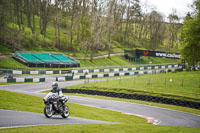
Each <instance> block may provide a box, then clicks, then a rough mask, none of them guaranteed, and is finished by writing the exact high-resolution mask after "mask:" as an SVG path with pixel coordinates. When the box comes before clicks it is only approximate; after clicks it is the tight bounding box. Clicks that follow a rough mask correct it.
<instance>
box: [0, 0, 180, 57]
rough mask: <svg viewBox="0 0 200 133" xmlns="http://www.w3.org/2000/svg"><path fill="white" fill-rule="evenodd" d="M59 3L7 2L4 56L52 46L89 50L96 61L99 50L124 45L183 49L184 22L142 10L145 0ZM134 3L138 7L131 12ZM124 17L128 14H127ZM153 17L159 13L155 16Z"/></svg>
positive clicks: (71, 51) (1, 7)
mask: <svg viewBox="0 0 200 133" xmlns="http://www.w3.org/2000/svg"><path fill="white" fill-rule="evenodd" d="M55 2H56V3H51V2H50V1H41V0H35V1H24V0H20V1H18V2H15V1H12V0H4V1H2V2H1V4H0V12H2V14H3V15H2V17H1V22H0V29H2V30H0V55H3V54H10V53H13V52H14V51H37V52H38V51H40V52H44V51H47V52H61V53H64V54H67V55H71V56H74V57H84V56H85V55H88V56H89V57H91V60H92V57H95V56H97V55H103V54H108V53H119V52H123V51H124V49H135V48H141V49H150V50H162V51H168V52H169V51H170V52H175V51H176V52H178V51H179V49H178V48H179V41H178V31H179V28H180V27H181V24H179V22H178V21H177V20H174V21H171V23H165V22H164V21H163V18H164V16H162V14H159V12H156V11H152V12H151V13H144V12H142V10H141V8H142V7H141V6H137V5H140V4H141V3H140V2H139V1H138V2H136V3H135V5H131V4H127V5H129V6H130V7H128V6H127V7H123V3H120V2H119V1H113V2H110V1H105V3H107V4H103V5H101V3H98V2H97V3H96V5H92V3H90V2H88V1H80V3H79V4H78V3H74V1H70V2H71V3H67V1H62V2H61V1H57V0H56V1H55ZM93 4H94V3H93ZM72 5H74V6H72ZM114 6H115V7H116V8H113V7H114ZM132 6H133V7H132ZM134 6H136V7H137V8H135V11H134V12H131V11H129V8H134ZM91 7H94V8H91ZM99 7H101V8H104V9H105V12H102V10H100V8H99ZM122 9H123V10H122ZM90 11H93V12H92V13H91V12H90ZM109 11H112V12H109ZM122 11H123V12H122ZM103 13H105V14H103ZM174 15H176V14H174ZM114 16H115V17H114ZM124 16H129V18H126V19H124ZM150 18H154V19H152V20H153V21H150ZM158 18H159V19H158ZM171 19H173V18H171ZM155 22H156V23H155ZM154 29H156V30H154ZM172 35H173V36H172Z"/></svg>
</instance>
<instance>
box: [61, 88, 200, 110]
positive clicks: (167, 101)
mask: <svg viewBox="0 0 200 133" xmlns="http://www.w3.org/2000/svg"><path fill="white" fill-rule="evenodd" d="M62 92H63V93H79V94H89V95H99V96H107V97H116V98H124V99H135V100H142V101H149V102H156V103H163V104H171V105H176V106H183V107H190V108H194V109H200V102H194V101H186V100H179V99H172V98H166V97H157V96H151V95H141V94H127V93H117V92H109V91H97V90H86V89H62Z"/></svg>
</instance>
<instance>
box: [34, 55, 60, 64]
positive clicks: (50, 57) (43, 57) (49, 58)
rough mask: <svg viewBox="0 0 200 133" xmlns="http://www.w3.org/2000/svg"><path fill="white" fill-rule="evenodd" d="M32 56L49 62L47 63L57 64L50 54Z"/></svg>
mask: <svg viewBox="0 0 200 133" xmlns="http://www.w3.org/2000/svg"><path fill="white" fill-rule="evenodd" d="M33 56H35V57H37V58H38V59H40V60H42V61H44V62H49V63H58V62H60V61H58V60H57V59H55V58H53V57H52V56H51V55H50V54H33Z"/></svg>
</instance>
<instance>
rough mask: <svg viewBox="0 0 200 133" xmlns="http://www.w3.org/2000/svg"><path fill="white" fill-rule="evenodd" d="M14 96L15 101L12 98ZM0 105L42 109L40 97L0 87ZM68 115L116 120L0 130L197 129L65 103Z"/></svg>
mask: <svg viewBox="0 0 200 133" xmlns="http://www.w3.org/2000/svg"><path fill="white" fill-rule="evenodd" d="M16 99H17V102H16ZM0 100H1V102H0V108H1V109H12V110H21V111H29V112H37V113H43V107H44V104H43V101H42V98H40V97H35V96H29V95H24V94H19V93H13V92H8V91H2V90H0ZM68 105H69V108H70V112H71V114H70V116H75V117H82V118H88V119H95V120H103V121H111V122H118V123H119V124H75V125H54V126H36V127H19V128H10V129H0V132H3V133H10V132H12V133H19V132H20V133H27V132H28V133H29V132H31V133H41V132H70V133H83V132H85V133H94V132H95V133H100V132H101V133H102V132H104V133H129V132H130V133H133V132H141V133H146V132H148V133H160V132H165V133H172V132H174V133H177V132H178V133H189V132H193V133H198V132H199V128H194V127H170V126H158V125H157V126H155V125H151V124H148V123H147V122H146V120H144V119H141V118H138V117H136V116H131V115H125V114H121V113H119V112H114V111H109V110H104V109H99V108H93V107H87V106H82V105H77V104H72V103H69V104H68Z"/></svg>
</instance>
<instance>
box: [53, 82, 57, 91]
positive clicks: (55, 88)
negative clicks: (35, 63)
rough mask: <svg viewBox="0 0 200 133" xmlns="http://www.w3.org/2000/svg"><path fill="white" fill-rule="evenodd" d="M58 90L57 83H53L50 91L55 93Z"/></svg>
mask: <svg viewBox="0 0 200 133" xmlns="http://www.w3.org/2000/svg"><path fill="white" fill-rule="evenodd" d="M57 89H58V83H57V82H53V83H52V90H53V91H56V90H57Z"/></svg>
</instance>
